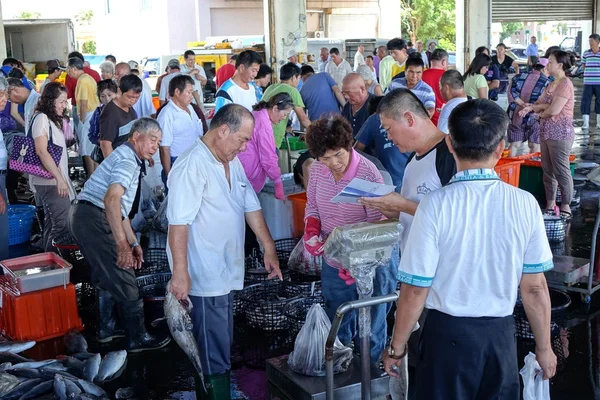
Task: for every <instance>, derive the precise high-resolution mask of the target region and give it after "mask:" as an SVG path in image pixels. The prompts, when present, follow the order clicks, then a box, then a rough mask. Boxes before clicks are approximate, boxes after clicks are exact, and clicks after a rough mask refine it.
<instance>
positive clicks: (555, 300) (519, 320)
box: [513, 289, 571, 339]
mask: <svg viewBox="0 0 600 400" xmlns="http://www.w3.org/2000/svg"><path fill="white" fill-rule="evenodd" d="M549 291H550V305H551V316H550V320H551V323H550V329H551V334H552V336H555V335H558V334H559V331H560V327H561V326H562V325H563V323H564V320H565V313H566V311H567V308H569V306H570V305H571V297H570V296H569V295H568V294H567V293H566V292H563V291H560V290H555V289H549ZM513 317H514V318H515V332H516V335H517V337H519V338H521V339H533V332H532V331H531V326H530V325H529V320H528V319H527V314H526V313H525V307H524V306H523V302H522V301H521V298H520V295H519V298H518V299H517V303H516V304H515V309H514V311H513Z"/></svg>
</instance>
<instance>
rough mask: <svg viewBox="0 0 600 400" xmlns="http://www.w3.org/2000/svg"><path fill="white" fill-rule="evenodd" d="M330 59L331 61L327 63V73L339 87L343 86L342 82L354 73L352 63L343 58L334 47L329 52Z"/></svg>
mask: <svg viewBox="0 0 600 400" xmlns="http://www.w3.org/2000/svg"><path fill="white" fill-rule="evenodd" d="M329 57H330V58H331V61H329V62H328V63H327V67H326V68H325V72H327V73H328V74H329V75H331V77H332V78H333V80H334V81H335V83H337V85H338V86H342V82H343V81H344V78H345V77H346V75H348V74H350V73H352V66H351V65H350V63H349V62H348V61H346V60H344V59H343V58H342V56H341V55H340V51H339V50H338V48H337V47H332V48H331V50H329Z"/></svg>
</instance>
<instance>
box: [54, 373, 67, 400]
mask: <svg viewBox="0 0 600 400" xmlns="http://www.w3.org/2000/svg"><path fill="white" fill-rule="evenodd" d="M53 385H54V394H55V395H56V397H58V398H59V400H66V399H67V385H66V384H65V378H63V377H62V375H58V374H57V375H55V376H54V382H53Z"/></svg>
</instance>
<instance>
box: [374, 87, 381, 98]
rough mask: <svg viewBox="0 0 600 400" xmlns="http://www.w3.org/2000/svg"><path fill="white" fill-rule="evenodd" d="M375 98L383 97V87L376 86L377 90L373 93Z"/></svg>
mask: <svg viewBox="0 0 600 400" xmlns="http://www.w3.org/2000/svg"><path fill="white" fill-rule="evenodd" d="M373 92H374V93H375V96H383V90H382V89H381V85H376V86H375V90H374V91H373Z"/></svg>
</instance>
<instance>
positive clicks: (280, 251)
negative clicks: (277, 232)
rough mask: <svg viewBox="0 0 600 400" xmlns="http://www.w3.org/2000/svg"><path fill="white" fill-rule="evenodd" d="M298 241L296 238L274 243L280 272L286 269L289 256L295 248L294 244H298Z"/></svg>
mask: <svg viewBox="0 0 600 400" xmlns="http://www.w3.org/2000/svg"><path fill="white" fill-rule="evenodd" d="M299 241H300V239H298V238H290V239H279V240H276V241H275V251H276V252H277V257H278V258H279V268H280V269H281V270H284V269H287V263H288V260H289V259H290V254H292V251H293V250H294V247H296V244H298V242H299Z"/></svg>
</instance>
